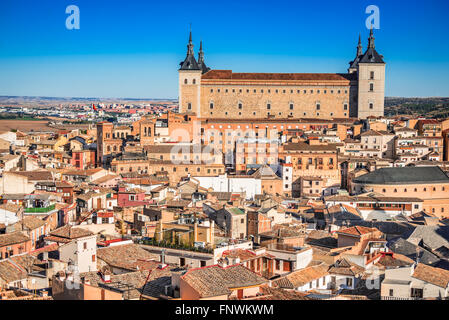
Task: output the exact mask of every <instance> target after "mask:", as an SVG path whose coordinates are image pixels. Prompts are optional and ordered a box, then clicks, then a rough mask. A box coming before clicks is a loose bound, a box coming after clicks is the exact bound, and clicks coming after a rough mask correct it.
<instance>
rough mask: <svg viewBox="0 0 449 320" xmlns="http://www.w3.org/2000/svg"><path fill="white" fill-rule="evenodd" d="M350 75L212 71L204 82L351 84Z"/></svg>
mask: <svg viewBox="0 0 449 320" xmlns="http://www.w3.org/2000/svg"><path fill="white" fill-rule="evenodd" d="M349 77H350V75H347V74H337V73H234V72H232V70H210V71H209V72H207V73H205V74H204V75H203V76H202V77H201V79H202V80H264V81H267V80H271V81H341V82H346V83H348V84H349Z"/></svg>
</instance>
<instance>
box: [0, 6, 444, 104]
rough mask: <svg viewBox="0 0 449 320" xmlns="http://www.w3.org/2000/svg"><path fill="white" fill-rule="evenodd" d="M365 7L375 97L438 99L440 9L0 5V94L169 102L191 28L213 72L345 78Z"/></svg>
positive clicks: (362, 25) (365, 33) (441, 88)
mask: <svg viewBox="0 0 449 320" xmlns="http://www.w3.org/2000/svg"><path fill="white" fill-rule="evenodd" d="M68 5H77V6H78V7H79V9H80V29H79V30H68V29H67V28H66V26H65V21H66V18H67V17H68V14H66V13H65V10H66V7H67V6H68ZM368 5H377V6H378V7H379V9H380V30H375V38H376V48H377V49H378V51H379V53H380V54H383V55H384V57H385V61H386V62H387V82H386V95H387V96H449V41H447V35H448V31H449V24H448V23H447V20H448V18H447V17H448V15H449V1H446V0H440V1H436V0H430V1H426V2H424V1H417V0H411V1H402V0H389V1H383V0H372V1H364V0H354V1H350V0H345V1H336V0H335V1H316V2H315V1H301V0H291V1H287V0H278V1H264V0H258V1H253V0H240V1H233V0H229V1H212V0H211V1H202V0H192V1H188V0H187V1H186V0H184V1H155V2H153V1H146V0H145V1H144V0H127V1H125V0H122V1H118V0H1V1H0V95H38V96H73V97H130V98H177V96H178V88H177V70H178V67H179V62H180V61H181V60H183V59H184V57H185V53H186V44H187V40H188V31H189V24H190V23H192V32H193V40H194V44H195V48H194V49H195V53H197V51H198V47H199V41H200V39H202V40H203V44H204V51H205V57H206V63H207V64H208V66H209V67H211V68H213V69H232V70H233V71H235V72H337V73H339V72H346V69H347V67H348V62H349V61H350V60H352V59H353V58H354V55H355V47H356V45H357V39H358V35H359V33H361V34H362V41H363V46H364V48H366V44H367V37H368V33H369V31H368V30H367V29H366V27H365V20H366V18H367V16H368V14H366V13H365V8H366V7H367V6H368Z"/></svg>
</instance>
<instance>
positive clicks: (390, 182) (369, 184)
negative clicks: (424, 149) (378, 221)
mask: <svg viewBox="0 0 449 320" xmlns="http://www.w3.org/2000/svg"><path fill="white" fill-rule="evenodd" d="M351 192H352V193H353V194H361V193H365V192H375V193H379V194H383V195H388V196H389V197H395V198H407V197H416V198H419V199H422V200H423V201H424V202H423V206H422V207H423V210H424V211H426V212H428V213H432V214H434V215H436V216H438V217H440V218H446V217H448V216H449V177H448V176H447V175H446V173H444V171H443V170H441V169H440V168H439V167H437V166H433V167H403V168H381V169H378V170H376V171H373V172H370V173H367V174H364V175H361V176H359V177H356V178H354V179H353V180H352V181H351Z"/></svg>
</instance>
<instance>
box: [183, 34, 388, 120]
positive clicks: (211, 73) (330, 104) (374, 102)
mask: <svg viewBox="0 0 449 320" xmlns="http://www.w3.org/2000/svg"><path fill="white" fill-rule="evenodd" d="M384 88H385V62H384V61H383V57H382V56H381V55H379V54H378V53H377V51H376V49H375V46H374V36H373V33H372V30H371V33H370V37H369V39H368V48H367V50H366V51H365V53H363V51H362V45H361V41H360V38H359V44H358V46H357V55H356V58H355V59H354V60H353V61H351V62H350V68H349V69H348V73H342V74H337V73H234V72H232V71H231V70H210V68H208V67H207V66H206V64H205V62H204V52H203V50H202V45H201V46H200V51H199V54H198V61H197V60H196V58H195V55H194V51H193V44H192V34H190V39H189V43H188V45H187V56H186V58H185V60H184V61H183V62H181V68H180V69H179V112H180V113H184V112H193V113H196V115H197V116H198V118H201V119H207V118H209V119H218V118H227V119H237V118H241V117H245V118H250V119H264V118H279V119H287V118H293V119H299V118H348V117H358V118H367V117H369V116H383V115H384Z"/></svg>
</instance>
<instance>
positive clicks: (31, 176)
mask: <svg viewBox="0 0 449 320" xmlns="http://www.w3.org/2000/svg"><path fill="white" fill-rule="evenodd" d="M12 173H14V174H18V175H21V176H24V177H27V178H28V180H30V181H49V180H53V176H52V174H51V172H50V171H13V172H12Z"/></svg>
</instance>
